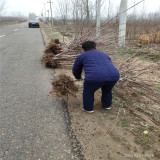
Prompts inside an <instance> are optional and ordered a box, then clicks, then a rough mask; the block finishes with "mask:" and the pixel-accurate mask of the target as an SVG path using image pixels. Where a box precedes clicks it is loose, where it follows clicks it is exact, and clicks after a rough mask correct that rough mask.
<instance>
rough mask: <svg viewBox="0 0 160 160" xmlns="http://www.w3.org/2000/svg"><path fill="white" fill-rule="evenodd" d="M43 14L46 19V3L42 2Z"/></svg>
mask: <svg viewBox="0 0 160 160" xmlns="http://www.w3.org/2000/svg"><path fill="white" fill-rule="evenodd" d="M44 16H45V20H46V4H45V3H44Z"/></svg>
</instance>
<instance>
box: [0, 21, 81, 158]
mask: <svg viewBox="0 0 160 160" xmlns="http://www.w3.org/2000/svg"><path fill="white" fill-rule="evenodd" d="M43 50H44V45H43V39H42V35H41V32H40V29H39V28H28V26H27V23H22V24H16V25H10V26H5V27H2V28H0V94H1V100H0V160H58V159H62V160H72V159H77V158H75V157H77V156H78V155H76V154H75V153H74V151H73V146H72V145H73V144H72V140H71V138H70V136H69V129H68V124H67V123H66V113H65V112H66V108H65V107H66V106H65V105H64V104H63V101H62V100H60V99H58V98H57V97H51V96H47V95H48V94H49V92H50V90H51V79H53V70H52V69H47V68H45V67H44V66H42V64H41V62H40V58H41V56H42V54H43ZM67 118H68V117H67Z"/></svg>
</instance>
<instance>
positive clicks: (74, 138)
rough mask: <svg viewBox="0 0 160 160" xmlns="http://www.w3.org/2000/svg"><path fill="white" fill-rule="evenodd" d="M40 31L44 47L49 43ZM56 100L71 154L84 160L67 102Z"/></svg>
mask: <svg viewBox="0 0 160 160" xmlns="http://www.w3.org/2000/svg"><path fill="white" fill-rule="evenodd" d="M40 31H41V34H42V38H43V43H44V46H46V45H47V44H48V43H49V40H48V36H47V35H46V34H45V32H44V31H43V29H42V28H41V27H40ZM53 71H54V70H53ZM57 98H58V99H60V101H61V104H62V107H63V114H64V118H65V121H66V125H67V132H68V136H69V138H70V140H71V147H72V151H73V154H74V156H75V157H76V158H78V159H79V160H85V157H84V155H83V154H82V146H81V144H80V142H79V141H78V139H77V136H76V135H75V134H74V131H73V129H72V127H71V117H70V113H69V111H68V105H67V102H66V101H65V100H63V99H61V98H59V97H57Z"/></svg>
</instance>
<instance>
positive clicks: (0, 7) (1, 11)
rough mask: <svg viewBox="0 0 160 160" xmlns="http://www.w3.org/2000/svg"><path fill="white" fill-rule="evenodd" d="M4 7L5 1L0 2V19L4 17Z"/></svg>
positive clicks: (0, 0)
mask: <svg viewBox="0 0 160 160" xmlns="http://www.w3.org/2000/svg"><path fill="white" fill-rule="evenodd" d="M5 5H6V1H5V0H0V17H1V16H4V14H5Z"/></svg>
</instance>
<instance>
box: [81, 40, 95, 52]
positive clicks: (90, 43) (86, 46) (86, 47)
mask: <svg viewBox="0 0 160 160" xmlns="http://www.w3.org/2000/svg"><path fill="white" fill-rule="evenodd" d="M82 48H83V49H84V50H85V51H88V50H90V49H95V48H96V43H95V42H94V41H86V42H83V43H82Z"/></svg>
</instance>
